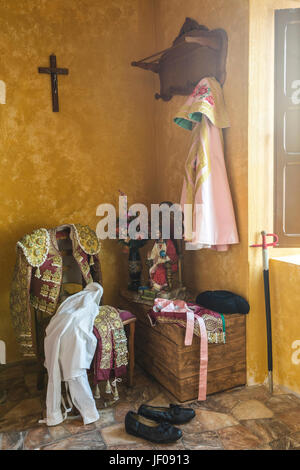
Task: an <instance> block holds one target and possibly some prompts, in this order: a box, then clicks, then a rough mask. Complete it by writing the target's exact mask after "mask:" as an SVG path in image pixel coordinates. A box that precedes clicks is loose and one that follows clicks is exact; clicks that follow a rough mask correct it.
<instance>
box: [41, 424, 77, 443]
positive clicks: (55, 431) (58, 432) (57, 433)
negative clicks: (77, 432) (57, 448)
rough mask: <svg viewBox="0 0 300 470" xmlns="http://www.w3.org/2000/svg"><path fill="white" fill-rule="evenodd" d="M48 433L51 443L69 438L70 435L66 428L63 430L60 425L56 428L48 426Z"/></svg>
mask: <svg viewBox="0 0 300 470" xmlns="http://www.w3.org/2000/svg"><path fill="white" fill-rule="evenodd" d="M44 426H46V425H44ZM48 431H49V434H50V436H51V440H52V441H59V440H60V439H65V438H67V437H70V436H71V433H70V432H69V431H68V430H67V429H66V428H64V426H63V425H62V424H58V425H57V426H49V427H48Z"/></svg>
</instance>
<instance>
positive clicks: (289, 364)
mask: <svg viewBox="0 0 300 470" xmlns="http://www.w3.org/2000/svg"><path fill="white" fill-rule="evenodd" d="M287 258H288V257H287ZM270 282H271V285H272V289H271V303H272V324H273V331H272V336H273V337H272V339H273V356H274V361H273V362H274V364H273V368H274V382H275V383H277V384H280V385H283V386H285V387H287V388H288V389H290V390H292V391H294V392H296V393H298V394H300V322H299V313H298V310H299V303H300V290H299V285H300V265H299V261H298V264H297V263H296V264H295V263H293V262H287V261H282V260H275V259H272V260H271V262H270Z"/></svg>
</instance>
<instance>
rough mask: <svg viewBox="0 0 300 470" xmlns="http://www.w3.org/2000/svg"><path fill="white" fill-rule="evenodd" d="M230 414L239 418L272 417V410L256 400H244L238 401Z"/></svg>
mask: <svg viewBox="0 0 300 470" xmlns="http://www.w3.org/2000/svg"><path fill="white" fill-rule="evenodd" d="M231 413H232V415H233V416H234V417H235V418H236V419H238V420H239V421H240V420H244V419H262V418H272V417H273V411H271V410H270V409H269V408H267V407H266V406H265V405H264V404H263V403H261V402H260V401H258V400H245V401H242V402H240V403H238V404H237V405H236V406H235V407H234V408H233V409H232V410H231Z"/></svg>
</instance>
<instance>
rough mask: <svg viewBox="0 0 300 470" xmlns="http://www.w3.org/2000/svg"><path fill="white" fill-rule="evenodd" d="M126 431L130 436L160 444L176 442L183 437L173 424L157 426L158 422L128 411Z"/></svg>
mask: <svg viewBox="0 0 300 470" xmlns="http://www.w3.org/2000/svg"><path fill="white" fill-rule="evenodd" d="M125 429H126V432H128V434H132V435H133V436H136V437H142V438H143V439H147V441H151V442H157V443H159V444H168V443H171V442H175V441H178V439H180V438H181V437H182V432H181V431H180V429H177V428H175V427H174V426H172V425H171V424H169V423H159V424H157V422H156V421H153V420H150V419H146V418H144V417H143V416H140V415H138V414H137V413H135V412H134V411H128V413H127V415H126V416H125Z"/></svg>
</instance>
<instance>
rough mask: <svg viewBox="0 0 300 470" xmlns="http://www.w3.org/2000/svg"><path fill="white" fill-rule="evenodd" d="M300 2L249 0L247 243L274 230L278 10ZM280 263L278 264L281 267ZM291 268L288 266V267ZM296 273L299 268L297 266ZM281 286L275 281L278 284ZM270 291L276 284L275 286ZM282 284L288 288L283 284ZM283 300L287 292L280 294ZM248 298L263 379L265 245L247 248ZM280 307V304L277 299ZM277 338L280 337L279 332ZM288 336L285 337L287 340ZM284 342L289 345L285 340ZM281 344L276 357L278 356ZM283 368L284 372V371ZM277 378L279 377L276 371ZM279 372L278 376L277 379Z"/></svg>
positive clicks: (251, 363)
mask: <svg viewBox="0 0 300 470" xmlns="http://www.w3.org/2000/svg"><path fill="white" fill-rule="evenodd" d="M299 7H300V2H299V1H293V0H263V1H261V0H250V14H249V18H250V35H249V38H250V39H249V45H250V47H249V120H248V122H249V134H248V142H249V153H248V155H249V157H248V168H249V188H248V189H249V193H248V197H249V203H248V204H249V245H250V244H252V243H261V235H260V234H261V231H262V230H266V231H267V232H268V233H272V232H273V190H274V189H273V188H274V186H273V161H274V146H273V136H274V11H275V10H276V9H284V8H299ZM299 251H300V250H299V249H292V248H285V249H278V248H274V249H270V250H269V254H270V256H271V257H272V256H282V255H287V254H293V253H297V252H298V253H299ZM281 267H283V265H282V266H278V268H277V270H280V269H281ZM284 269H285V270H288V269H289V268H288V267H286V266H285V267H284ZM293 272H295V271H293ZM288 278H289V280H290V282H291V294H292V293H293V294H292V297H291V299H290V302H293V303H294V307H295V308H294V312H292V311H291V315H296V312H297V310H298V302H297V299H296V297H295V293H296V289H297V282H298V277H295V278H294V279H293V276H289V277H288ZM279 286H280V284H279V283H277V288H278V287H279ZM270 288H271V291H273V290H274V289H276V287H275V286H274V287H273V286H272V282H271V286H270ZM283 288H284V287H283ZM280 299H281V301H282V302H284V301H285V300H286V299H287V297H286V296H283V297H280ZM249 300H250V305H251V315H249V318H248V329H247V371H248V383H249V384H255V383H262V382H264V381H265V380H266V379H267V372H268V367H267V352H266V351H267V343H266V321H265V304H264V302H265V301H264V287H263V278H262V258H261V249H253V248H249ZM277 306H278V303H277ZM277 306H276V305H275V306H274V309H273V308H272V315H274V321H273V324H272V329H273V331H274V332H276V330H277V328H278V325H277V320H278V318H279V317H278V315H277V312H276V308H277ZM282 308H284V305H282ZM277 338H278V336H277ZM283 341H284V336H282V338H281V343H280V344H281V345H282V344H283ZM286 347H289V346H288V345H286ZM278 352H279V349H278V348H277V349H276V350H275V351H274V354H275V357H274V360H275V361H277V360H279V358H276V354H277V353H278ZM282 373H283V372H282ZM276 377H278V378H279V376H278V375H277V376H276ZM276 377H275V380H276Z"/></svg>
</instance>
